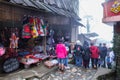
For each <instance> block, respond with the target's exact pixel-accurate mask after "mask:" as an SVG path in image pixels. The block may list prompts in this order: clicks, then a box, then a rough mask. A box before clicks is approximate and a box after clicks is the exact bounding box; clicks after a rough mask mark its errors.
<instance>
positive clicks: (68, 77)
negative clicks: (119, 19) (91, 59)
mask: <svg viewBox="0 0 120 80" xmlns="http://www.w3.org/2000/svg"><path fill="white" fill-rule="evenodd" d="M69 67H70V69H67V70H65V72H64V73H62V72H60V71H58V70H55V71H53V72H51V73H49V74H47V75H45V76H43V77H42V78H41V79H38V78H35V77H32V78H31V79H29V80H93V79H92V78H93V76H94V75H95V73H96V72H97V70H96V69H84V68H81V67H77V66H75V65H71V64H69Z"/></svg>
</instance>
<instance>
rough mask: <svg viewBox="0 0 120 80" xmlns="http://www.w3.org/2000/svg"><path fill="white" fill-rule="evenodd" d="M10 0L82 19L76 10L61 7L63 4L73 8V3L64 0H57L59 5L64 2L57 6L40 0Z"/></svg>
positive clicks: (65, 6)
mask: <svg viewBox="0 0 120 80" xmlns="http://www.w3.org/2000/svg"><path fill="white" fill-rule="evenodd" d="M10 2H11V3H14V4H19V5H23V6H27V7H34V8H37V9H43V10H45V11H47V12H52V13H56V14H59V15H63V16H66V17H71V18H74V19H76V20H80V18H79V16H78V15H76V14H75V13H74V12H71V11H70V10H67V9H63V8H60V7H61V6H62V7H64V8H68V9H69V8H71V5H70V4H68V5H67V4H65V2H64V1H63V0H62V1H61V0H59V1H55V2H56V4H58V5H59V3H60V4H61V3H62V5H59V6H60V7H56V6H53V5H52V6H51V5H49V4H47V3H43V2H40V1H39V0H10Z"/></svg>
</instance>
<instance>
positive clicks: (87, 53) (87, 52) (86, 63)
mask: <svg viewBox="0 0 120 80" xmlns="http://www.w3.org/2000/svg"><path fill="white" fill-rule="evenodd" d="M83 48H84V53H83V66H84V67H85V68H89V62H90V49H89V44H88V42H87V41H85V42H84V44H83Z"/></svg>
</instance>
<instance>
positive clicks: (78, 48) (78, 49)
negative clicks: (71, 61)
mask: <svg viewBox="0 0 120 80" xmlns="http://www.w3.org/2000/svg"><path fill="white" fill-rule="evenodd" d="M83 52H84V51H83V47H82V45H81V42H80V41H79V40H77V41H76V45H75V47H74V58H75V65H76V66H79V67H81V66H82V54H83Z"/></svg>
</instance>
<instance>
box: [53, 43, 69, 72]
mask: <svg viewBox="0 0 120 80" xmlns="http://www.w3.org/2000/svg"><path fill="white" fill-rule="evenodd" d="M55 51H56V55H57V58H58V63H59V64H58V66H59V69H60V70H61V71H64V63H65V58H66V56H67V50H66V47H65V44H63V43H62V41H60V42H59V43H58V44H57V45H56V50H55Z"/></svg>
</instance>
